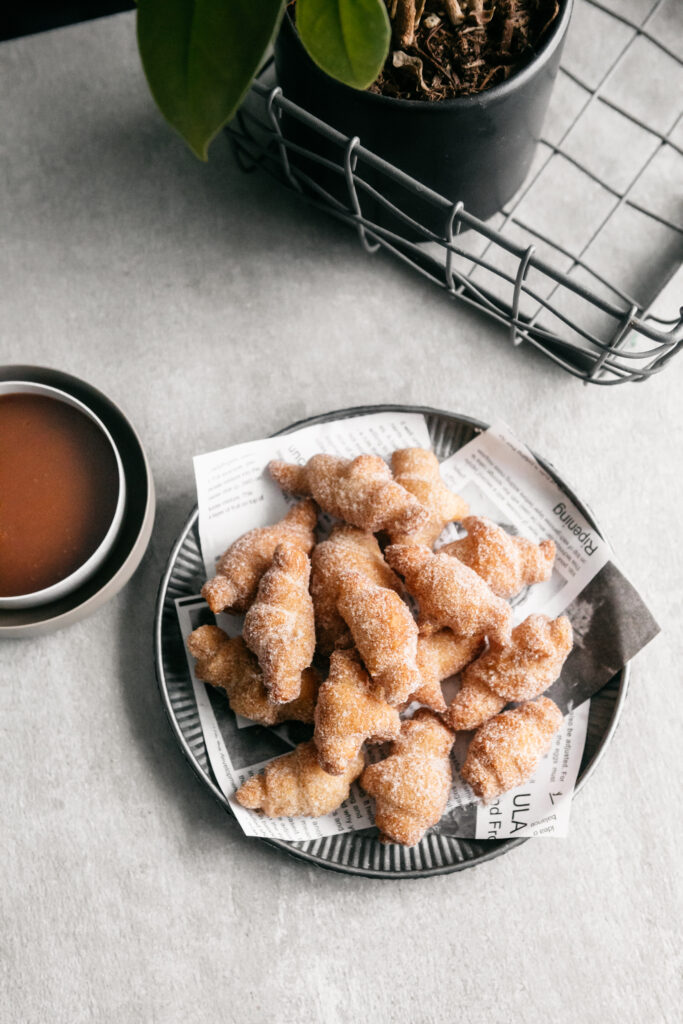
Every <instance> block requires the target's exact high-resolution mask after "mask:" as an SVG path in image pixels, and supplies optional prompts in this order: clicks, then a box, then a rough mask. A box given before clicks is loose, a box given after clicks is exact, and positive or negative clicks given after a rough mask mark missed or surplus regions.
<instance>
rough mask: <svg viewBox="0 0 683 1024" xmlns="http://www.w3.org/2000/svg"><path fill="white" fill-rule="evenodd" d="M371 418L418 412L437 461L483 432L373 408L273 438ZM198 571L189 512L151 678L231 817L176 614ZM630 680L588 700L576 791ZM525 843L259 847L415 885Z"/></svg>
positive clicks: (345, 842)
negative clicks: (207, 743) (154, 675)
mask: <svg viewBox="0 0 683 1024" xmlns="http://www.w3.org/2000/svg"><path fill="white" fill-rule="evenodd" d="M373 412H421V413H424V415H425V417H426V420H427V426H428V428H429V434H430V437H431V441H432V447H433V448H434V451H435V452H436V454H437V455H438V457H439V459H445V458H447V457H448V456H449V455H452V454H453V452H455V451H457V450H458V449H459V448H461V447H462V446H463V445H464V444H466V443H467V442H468V441H470V440H471V439H472V438H473V437H474V436H475V435H476V434H478V433H479V432H480V431H482V430H485V429H486V424H484V423H480V422H479V421H477V420H473V419H469V418H468V417H466V416H458V415H454V414H452V413H447V412H440V411H439V410H437V409H428V408H423V407H420V406H409V405H375V406H362V407H360V408H357V409H342V410H340V411H338V412H330V413H325V414H323V415H322V416H311V417H309V418H308V419H305V420H301V421H300V422H298V423H293V424H291V425H290V426H288V427H285V428H284V430H280V431H278V434H289V433H291V432H292V431H293V430H298V429H299V428H300V427H306V426H310V425H311V424H313V423H326V422H329V421H330V420H339V419H346V418H348V417H350V416H362V415H365V414H368V413H373ZM539 462H540V463H541V465H542V466H543V467H544V468H545V469H546V470H547V471H548V472H549V473H550V474H551V476H552V477H553V478H554V479H555V480H556V482H557V483H558V484H559V486H560V487H561V488H562V490H563V491H564V492H565V494H567V495H568V497H570V498H571V500H572V501H573V502H574V503H575V504H576V505H577V507H578V508H579V509H580V510H581V511H582V512H583V514H584V515H585V516H586V518H587V519H588V521H589V522H590V523H591V525H592V526H593V528H594V529H595V530H597V531H598V533H600V530H599V527H598V525H597V523H596V522H595V518H594V516H593V515H592V513H591V512H590V510H589V509H588V508H587V507H586V505H585V504H584V503H582V502H581V501H580V500H579V499H578V498H577V496H576V495H575V494H574V492H573V491H572V490H571V488H570V487H569V486H568V485H567V484H566V483H565V482H564V481H563V480H562V479H561V478H560V476H559V475H558V473H557V472H556V471H555V470H554V469H553V467H552V466H551V465H550V464H549V463H548V462H546V461H544V460H543V459H539ZM203 572H204V567H203V562H202V557H201V552H200V549H199V535H198V528H197V509H196V508H195V509H194V510H193V512H192V513H191V515H190V517H189V519H188V520H187V522H186V523H185V526H184V527H183V530H182V532H181V534H180V536H179V537H178V540H177V541H176V543H175V545H174V546H173V550H172V551H171V554H170V557H169V560H168V566H167V569H166V572H165V574H164V576H163V578H162V580H161V584H160V587H159V596H158V599H157V613H156V623H155V644H156V669H157V679H158V682H159V688H160V690H161V694H162V697H163V700H164V704H165V706H166V710H167V712H168V715H169V718H170V721H171V725H172V726H173V729H174V731H175V734H176V736H177V737H178V741H179V743H180V746H181V749H182V751H183V753H184V754H185V757H186V758H187V760H188V761H189V762H190V764H191V765H192V767H193V768H194V770H195V771H196V772H197V774H198V776H199V777H200V779H201V780H202V782H203V783H204V784H205V785H206V786H208V788H209V789H210V790H211V792H212V793H213V794H214V796H215V797H216V799H217V800H219V801H220V803H221V804H222V805H223V806H224V807H225V808H226V810H230V805H229V804H228V802H227V800H226V799H225V797H224V795H223V794H222V792H221V791H220V789H219V788H218V786H217V785H216V781H215V779H214V777H213V773H212V771H211V767H210V765H209V761H208V757H207V753H206V746H205V744H204V736H203V734H202V730H201V726H200V723H199V714H198V711H197V705H196V702H195V699H194V692H193V689H192V681H191V679H190V676H189V673H188V670H187V661H186V659H185V651H184V648H183V640H182V637H181V636H180V631H179V629H178V620H177V617H176V609H175V600H176V598H179V597H186V596H188V595H190V594H197V593H199V590H200V589H201V585H202V583H203V580H204V576H203ZM628 678H629V666H628V665H627V666H626V667H625V668H624V669H622V671H621V672H619V673H618V674H617V675H616V676H614V678H613V679H612V680H610V682H609V683H608V684H607V686H604V687H603V688H602V690H600V691H599V693H597V694H595V696H594V697H593V698H592V699H591V709H590V716H589V719H588V733H587V737H586V747H585V750H584V754H583V760H582V763H581V771H580V774H579V779H578V783H577V791H578V790H580V789H581V787H582V786H583V785H584V784H585V782H586V780H587V779H588V778H589V776H590V775H591V773H592V772H593V771H594V769H595V767H596V765H597V763H598V761H599V760H600V758H601V757H602V755H603V753H604V752H605V749H606V748H607V745H608V743H609V742H610V740H611V738H612V735H613V733H614V730H615V728H616V726H617V722H618V719H619V717H620V714H621V710H622V707H623V704H624V699H625V697H626V690H627V687H628ZM231 813H232V812H231ZM526 841H527V840H525V839H505V840H475V839H456V838H454V837H452V836H447V835H442V834H439V831H438V825H437V826H436V828H435V829H432V830H431V831H430V832H428V833H427V835H426V836H425V837H424V839H423V840H422V841H421V842H420V843H418V845H417V846H413V847H410V848H407V847H403V846H396V845H386V846H385V845H383V844H382V843H380V842H379V840H378V838H377V831H376V829H366V830H365V831H363V832H347V833H345V834H344V835H340V836H329V837H326V838H323V839H316V840H310V841H309V842H305V843H292V842H286V841H284V840H275V839H272V840H271V839H267V840H262V842H267V843H269V844H270V845H271V846H277V847H279V848H280V849H282V850H284V851H286V852H287V853H289V854H291V855H292V856H294V857H299V858H301V859H302V860H307V861H311V862H312V863H314V864H318V865H320V866H321V867H325V868H332V869H334V870H337V871H345V872H348V873H350V874H356V875H367V876H369V877H372V878H418V877H425V876H427V875H441V874H446V873H448V872H450V871H460V870H461V869H463V868H468V867H472V866H473V865H475V864H481V863H482V862H483V861H486V860H491V859H492V858H493V857H498V856H499V855H500V854H501V853H507V852H508V851H509V850H511V849H512V848H513V847H515V846H519V844H520V843H523V842H526Z"/></svg>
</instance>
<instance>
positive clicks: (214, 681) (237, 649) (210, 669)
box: [187, 626, 320, 725]
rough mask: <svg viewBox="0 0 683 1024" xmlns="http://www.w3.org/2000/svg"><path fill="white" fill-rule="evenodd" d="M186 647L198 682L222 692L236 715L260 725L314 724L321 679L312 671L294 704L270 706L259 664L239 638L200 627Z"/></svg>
mask: <svg viewBox="0 0 683 1024" xmlns="http://www.w3.org/2000/svg"><path fill="white" fill-rule="evenodd" d="M187 646H188V650H189V651H190V654H191V655H192V657H193V658H196V659H197V664H196V665H195V674H196V676H197V678H198V679H203V680H204V682H205V683H210V684H211V686H216V687H218V688H219V689H222V690H224V691H225V693H226V694H227V697H228V700H229V702H230V707H231V708H232V710H233V711H234V712H235V714H236V715H242V717H243V718H250V719H251V720H252V722H259V723H260V724H261V725H276V724H277V723H278V722H312V721H313V709H314V708H315V702H316V698H317V696H318V687H319V685H320V676H319V675H318V672H317V671H316V670H315V669H314V668H307V669H304V671H303V673H302V675H301V691H300V693H299V696H298V697H297V698H296V700H293V701H290V702H289V703H288V704H273V702H272V701H271V700H269V699H268V691H267V690H266V688H265V686H264V685H263V675H262V673H261V669H260V668H259V665H258V661H257V660H256V658H255V656H254V655H253V654H252V653H251V651H250V650H249V649H248V647H247V646H246V644H245V643H244V640H243V639H242V637H229V636H228V635H227V634H226V633H224V632H223V630H222V629H219V628H218V626H200V627H199V629H195V630H194V632H193V633H190V635H189V637H188V638H187Z"/></svg>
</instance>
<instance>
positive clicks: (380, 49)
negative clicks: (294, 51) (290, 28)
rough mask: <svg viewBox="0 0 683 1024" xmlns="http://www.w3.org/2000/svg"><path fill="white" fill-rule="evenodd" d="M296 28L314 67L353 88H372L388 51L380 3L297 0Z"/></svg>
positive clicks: (388, 28) (385, 18) (388, 32)
mask: <svg viewBox="0 0 683 1024" xmlns="http://www.w3.org/2000/svg"><path fill="white" fill-rule="evenodd" d="M296 27H297V29H298V30H299V35H300V37H301V42H302V43H303V44H304V46H305V47H306V49H307V50H308V52H309V54H310V55H311V57H312V58H313V60H314V61H315V63H316V64H317V65H318V67H320V68H322V69H323V71H326V72H327V74H328V75H331V76H332V77H333V78H337V79H339V81H340V82H344V83H345V84H346V85H350V86H352V87H353V88H354V89H367V87H368V86H369V85H372V83H373V82H374V81H375V79H376V78H377V76H378V74H379V73H380V71H381V70H382V67H383V66H384V61H385V60H386V58H387V54H388V52H389V42H390V39H391V26H390V24H389V15H388V14H387V8H386V5H385V3H384V0H297V2H296Z"/></svg>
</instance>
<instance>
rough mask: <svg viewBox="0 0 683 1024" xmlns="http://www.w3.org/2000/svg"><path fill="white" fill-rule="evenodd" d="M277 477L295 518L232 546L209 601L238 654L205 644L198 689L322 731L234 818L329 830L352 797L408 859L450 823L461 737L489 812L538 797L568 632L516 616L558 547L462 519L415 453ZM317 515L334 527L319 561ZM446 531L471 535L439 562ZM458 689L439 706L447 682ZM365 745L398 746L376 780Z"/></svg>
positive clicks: (199, 648)
mask: <svg viewBox="0 0 683 1024" xmlns="http://www.w3.org/2000/svg"><path fill="white" fill-rule="evenodd" d="M268 468H269V471H270V474H271V476H272V477H273V478H274V479H275V480H276V481H277V483H278V484H279V485H280V486H281V487H282V488H283V490H284V491H286V492H287V493H288V494H294V495H299V496H302V497H303V500H302V501H300V502H298V503H297V504H294V505H293V506H292V507H291V508H290V510H289V512H288V513H287V515H286V516H285V518H284V519H283V520H282V521H281V522H279V523H276V524H275V525H273V526H266V527H263V528H260V529H254V530H251V531H249V532H248V533H246V534H244V535H243V536H242V537H240V538H239V539H238V540H237V541H235V543H234V544H231V545H230V547H229V548H228V549H227V551H226V552H225V553H224V554H223V556H222V557H221V558H220V560H219V562H218V564H217V571H216V576H215V577H214V578H213V579H211V580H209V581H208V582H207V583H206V584H205V585H204V588H203V590H202V594H203V596H204V598H205V599H206V601H207V602H208V604H209V606H210V608H211V610H212V611H213V612H215V613H218V612H223V611H226V612H233V613H246V614H245V618H244V629H243V634H242V636H241V637H233V638H231V637H228V636H227V635H226V634H225V632H223V630H221V629H219V628H218V627H217V626H201V627H200V628H199V629H196V630H195V631H194V632H193V633H192V634H191V635H190V637H189V639H188V647H189V650H190V652H191V654H192V655H193V656H194V658H196V673H197V676H198V677H199V678H200V679H203V680H205V681H206V682H207V683H210V684H211V685H213V686H216V687H220V688H221V689H223V690H224V691H225V693H226V694H227V697H228V700H229V701H230V706H231V707H232V709H233V711H234V712H236V713H238V714H240V715H243V716H244V717H246V718H249V719H252V720H253V721H255V722H259V723H261V724H263V725H268V726H270V725H274V724H276V723H279V722H285V721H291V720H295V721H301V722H309V723H313V724H314V734H313V738H312V739H311V740H309V741H307V742H305V743H301V744H299V746H297V747H296V748H295V749H294V750H293V751H292V752H291V753H287V754H284V755H283V756H282V757H278V758H276V759H275V760H273V761H271V762H270V763H269V764H268V765H267V766H266V768H265V770H264V771H263V772H261V773H260V774H259V775H254V776H253V777H252V778H250V779H248V780H247V782H245V783H244V785H242V786H241V787H240V789H239V790H238V791H237V793H236V799H237V800H238V801H239V803H240V804H242V806H244V807H247V808H251V809H253V810H260V811H261V812H262V813H264V814H266V815H268V816H270V817H280V816H288V817H291V816H296V815H311V816H319V815H324V814H327V813H329V812H331V811H333V810H335V809H336V808H337V807H339V806H340V805H341V804H342V803H343V802H344V800H345V799H346V798H347V797H348V795H349V789H350V786H351V784H352V782H354V780H355V779H359V780H360V785H361V787H362V788H363V789H364V790H365V791H366V792H367V793H369V794H370V795H371V796H372V797H374V799H375V807H376V817H375V823H376V825H377V827H378V829H379V831H380V838H381V839H382V841H384V842H393V843H402V844H404V845H406V846H412V845H414V844H415V843H417V842H419V841H420V839H421V838H422V836H423V835H424V833H425V832H426V830H427V829H428V828H430V827H431V826H432V825H435V824H436V823H437V822H438V821H439V819H440V818H441V816H442V814H443V813H444V810H445V808H446V804H447V801H448V796H449V792H450V790H451V786H452V762H451V757H450V753H451V748H452V746H453V741H454V738H455V732H456V731H458V730H467V731H470V730H476V731H475V732H474V735H473V737H472V739H471V742H470V744H469V748H468V753H467V757H466V759H465V761H464V764H463V766H462V769H461V776H462V778H463V779H464V780H465V781H466V782H467V783H468V784H469V785H470V786H471V788H472V789H473V791H474V793H475V794H476V795H477V796H478V797H480V798H481V799H482V800H484V801H485V802H490V801H491V800H493V799H495V798H496V797H497V796H499V795H500V794H501V793H504V792H506V791H507V790H509V789H513V788H515V787H516V786H519V785H521V784H522V783H523V782H525V781H526V780H527V779H529V778H530V777H531V776H532V774H533V772H534V769H535V767H536V765H537V763H538V761H539V759H540V758H541V757H542V756H543V754H544V753H545V752H546V751H547V749H548V748H549V746H550V741H551V738H552V736H553V734H554V733H555V732H556V730H557V729H558V728H559V726H560V723H561V721H562V714H561V712H560V710H559V708H558V707H557V706H556V705H555V704H554V703H553V701H552V700H550V699H548V698H546V697H541V696H540V695H541V694H542V693H543V692H544V691H545V690H546V689H547V688H548V687H549V686H550V685H551V683H553V682H554V681H555V680H556V679H557V678H558V676H559V675H560V672H561V669H562V665H563V663H564V661H565V659H566V657H567V655H568V654H569V651H570V650H571V647H572V630H571V626H570V623H569V620H568V619H567V618H566V617H565V616H562V617H560V618H558V619H555V620H551V619H549V618H548V617H547V616H545V615H530V616H529V617H528V618H527V619H525V621H524V622H522V623H521V624H520V625H518V626H517V627H516V628H514V629H513V628H512V609H511V607H510V604H509V603H508V601H509V599H510V598H512V597H514V596H515V595H516V594H518V593H519V592H520V591H521V590H522V589H523V588H524V587H528V586H530V585H532V584H534V583H539V582H541V581H543V580H547V579H548V578H549V576H550V574H551V572H552V566H553V562H554V558H555V545H554V544H553V542H552V541H551V540H544V541H542V542H541V543H540V544H534V543H532V542H531V541H529V540H526V539H524V538H522V537H515V536H511V535H510V534H508V533H507V532H506V531H504V530H503V529H501V528H500V527H499V526H497V525H495V524H494V523H492V522H490V521H489V520H488V519H485V518H482V517H477V516H472V515H469V514H468V513H469V509H468V507H467V504H466V502H464V501H463V499H462V498H460V497H459V496H458V495H457V494H455V493H453V492H452V491H450V490H449V489H448V488H447V487H446V485H445V484H444V482H443V480H442V479H441V475H440V472H439V462H438V459H437V458H436V456H435V455H434V454H433V453H432V452H431V451H427V450H425V449H422V448H407V449H402V450H400V451H396V452H394V453H393V456H392V459H391V469H390V468H389V466H388V465H387V463H386V462H385V461H384V460H383V459H382V458H380V457H379V456H376V455H359V456H358V457H357V458H355V459H345V458H341V457H339V456H335V455H323V454H320V455H314V456H313V457H312V458H311V459H309V461H308V462H307V463H306V464H305V465H303V466H298V465H290V464H289V463H286V462H281V461H273V462H271V463H270V464H269V467H268ZM319 509H320V510H322V511H323V512H325V513H327V514H328V515H330V516H332V517H334V518H335V519H336V520H338V521H339V522H338V524H337V525H335V526H334V527H333V529H332V532H331V534H330V535H329V538H328V539H327V540H324V541H322V542H321V543H318V544H316V542H315V528H316V525H317V518H318V511H319ZM454 521H460V522H461V525H462V527H463V528H464V529H465V530H466V531H467V533H466V535H465V536H463V537H462V538H461V539H458V540H456V541H453V542H452V543H449V544H445V545H443V546H442V547H440V548H439V549H438V550H437V551H434V550H433V546H434V544H435V543H436V541H437V540H438V538H439V536H440V534H441V533H442V531H443V529H444V527H445V526H446V525H447V524H448V523H451V522H454ZM378 537H379V540H378ZM380 540H381V541H382V543H383V544H384V550H383V549H382V547H381V546H380ZM408 597H409V598H412V602H413V604H417V607H418V609H419V614H418V616H417V620H416V618H415V616H414V615H413V613H412V611H411V608H410V606H409V604H408V603H407V600H406V598H408ZM457 673H460V674H461V675H460V689H459V691H458V692H457V694H456V696H455V698H454V700H453V701H452V702H451V704H450V705H449V706H447V705H446V702H445V700H444V696H443V690H442V687H441V682H442V681H443V680H445V679H448V678H450V677H451V676H454V675H455V674H457ZM415 702H417V703H418V704H419V705H421V707H419V709H418V710H416V711H415V713H414V714H413V715H412V717H404V718H403V719H402V718H401V712H402V711H404V710H405V709H406V708H408V707H409V706H413V707H414V705H415ZM511 702H514V703H515V706H514V707H513V708H511V709H509V710H503V709H504V708H505V707H506V705H507V704H509V703H511ZM411 710H412V707H411ZM365 744H391V745H390V747H389V748H388V754H387V756H386V757H384V758H383V759H382V760H379V761H377V762H376V763H374V764H369V765H367V766H366V764H365V758H364V754H363V748H364V745H365Z"/></svg>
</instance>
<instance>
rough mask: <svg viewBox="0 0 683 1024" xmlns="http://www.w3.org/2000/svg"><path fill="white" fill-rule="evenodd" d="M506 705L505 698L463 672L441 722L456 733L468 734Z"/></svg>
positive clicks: (474, 677)
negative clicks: (458, 685) (456, 690)
mask: <svg viewBox="0 0 683 1024" xmlns="http://www.w3.org/2000/svg"><path fill="white" fill-rule="evenodd" d="M507 703H508V702H507V700H506V699H505V697H499V696H498V694H497V693H494V692H493V690H492V689H491V688H490V686H487V685H486V683H484V682H482V680H481V679H478V678H477V677H476V675H472V676H467V672H463V674H462V679H461V682H460V689H459V690H458V692H457V693H456V695H455V697H454V699H453V700H452V701H451V703H450V704H449V705H448V710H447V711H446V713H445V714H444V716H443V720H444V722H446V723H447V724H448V725H450V727H451V729H455V731H456V732H461V731H463V732H469V730H470V729H478V728H479V726H480V725H483V724H484V722H487V721H488V720H489V718H493V716H494V715H497V714H498V712H499V711H502V710H503V708H504V707H505V705H506V704H507Z"/></svg>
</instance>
